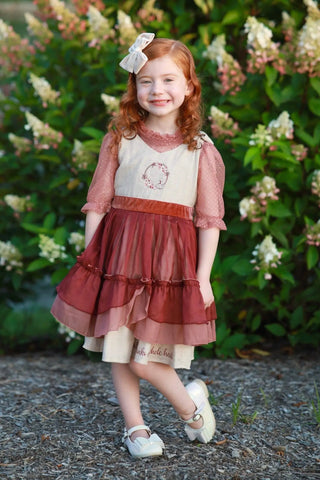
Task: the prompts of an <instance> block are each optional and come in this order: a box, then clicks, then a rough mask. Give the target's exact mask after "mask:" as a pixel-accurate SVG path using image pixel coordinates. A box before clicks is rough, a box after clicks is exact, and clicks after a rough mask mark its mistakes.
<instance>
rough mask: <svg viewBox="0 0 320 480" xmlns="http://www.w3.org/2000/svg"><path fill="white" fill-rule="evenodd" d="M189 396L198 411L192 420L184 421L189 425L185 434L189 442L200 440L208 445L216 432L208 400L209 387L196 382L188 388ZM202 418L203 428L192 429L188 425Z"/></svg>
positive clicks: (199, 381) (201, 382)
mask: <svg viewBox="0 0 320 480" xmlns="http://www.w3.org/2000/svg"><path fill="white" fill-rule="evenodd" d="M186 389H187V391H188V393H189V396H190V397H191V399H192V400H193V402H194V403H195V405H196V407H197V409H196V411H195V412H194V414H193V416H192V418H190V419H189V420H183V421H184V422H185V423H186V424H187V425H186V426H185V432H186V434H187V435H188V438H189V440H191V441H193V440H196V439H197V440H199V442H202V443H208V442H210V440H211V439H212V437H213V435H214V432H215V430H216V421H215V418H214V415H213V412H212V409H211V406H210V403H209V400H208V397H209V392H208V389H207V385H206V384H205V383H204V382H203V381H202V380H199V379H197V380H194V381H193V382H191V383H189V384H188V385H187V386H186ZM200 418H202V422H203V425H202V427H201V428H192V427H190V426H189V425H188V423H192V422H196V421H198V420H200Z"/></svg>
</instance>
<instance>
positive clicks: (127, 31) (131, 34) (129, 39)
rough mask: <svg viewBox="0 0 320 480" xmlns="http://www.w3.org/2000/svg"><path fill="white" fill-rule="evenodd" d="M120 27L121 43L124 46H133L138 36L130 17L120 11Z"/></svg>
mask: <svg viewBox="0 0 320 480" xmlns="http://www.w3.org/2000/svg"><path fill="white" fill-rule="evenodd" d="M118 26H119V32H120V41H121V43H122V44H123V45H129V46H130V45H132V44H133V43H134V42H135V40H136V38H137V35H138V32H137V30H136V29H135V27H134V25H133V23H132V20H131V18H130V16H129V15H127V14H126V13H124V12H123V11H122V10H118Z"/></svg>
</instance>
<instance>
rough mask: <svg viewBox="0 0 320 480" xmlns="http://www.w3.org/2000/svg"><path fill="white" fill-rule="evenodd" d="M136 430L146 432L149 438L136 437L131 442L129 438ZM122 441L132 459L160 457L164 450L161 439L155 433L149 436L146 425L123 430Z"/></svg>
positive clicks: (149, 432)
mask: <svg viewBox="0 0 320 480" xmlns="http://www.w3.org/2000/svg"><path fill="white" fill-rule="evenodd" d="M138 430H146V431H147V433H148V434H149V438H144V437H137V438H136V439H135V440H134V441H132V440H131V438H130V436H131V435H132V434H133V433H134V432H137V431H138ZM122 441H123V443H124V444H125V445H126V447H127V449H128V450H129V452H130V454H131V456H132V457H134V458H145V457H157V456H159V455H162V453H163V449H164V443H163V441H162V440H161V438H160V437H159V436H158V435H157V434H156V433H152V434H151V430H150V428H149V427H147V426H146V425H137V426H136V427H132V428H129V430H128V431H127V430H126V429H125V430H124V436H123V438H122Z"/></svg>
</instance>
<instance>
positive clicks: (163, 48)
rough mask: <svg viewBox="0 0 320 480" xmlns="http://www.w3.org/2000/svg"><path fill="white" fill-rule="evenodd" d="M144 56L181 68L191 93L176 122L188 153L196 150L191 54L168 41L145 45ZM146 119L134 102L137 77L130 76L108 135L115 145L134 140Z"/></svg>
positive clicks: (197, 114)
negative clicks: (163, 59) (165, 57)
mask: <svg viewBox="0 0 320 480" xmlns="http://www.w3.org/2000/svg"><path fill="white" fill-rule="evenodd" d="M143 53H144V54H145V55H146V56H147V57H148V60H154V59H156V58H159V57H162V56H164V55H169V56H170V57H171V59H172V60H173V61H174V62H175V63H176V65H177V66H178V67H179V68H181V70H182V71H183V74H184V76H185V78H186V80H187V82H188V84H190V85H192V92H191V94H189V95H188V96H186V97H185V100H184V102H183V104H182V105H181V107H180V114H179V117H178V119H177V121H176V123H177V127H178V128H179V129H180V132H181V134H182V138H183V143H185V144H187V145H188V149H189V150H195V149H196V148H197V139H196V137H197V135H199V131H200V129H201V125H202V108H201V85H200V82H199V79H198V77H197V75H196V72H195V64H194V60H193V56H192V54H191V52H190V50H189V49H188V48H187V47H186V46H185V45H184V44H183V43H181V42H179V41H177V40H171V39H168V38H156V39H155V40H153V41H152V42H151V43H150V44H149V45H147V46H146V47H145V48H144V50H143ZM147 116H148V112H147V111H145V110H144V109H143V108H141V107H140V105H139V103H138V100H137V88H136V75H135V74H134V73H130V74H129V79H128V86H127V91H126V93H124V95H123V96H122V99H121V101H120V111H119V114H118V115H116V116H115V117H114V118H113V119H112V120H111V122H110V124H109V131H110V132H112V133H113V135H114V137H115V144H116V145H118V144H119V142H120V140H121V137H122V136H124V137H125V138H134V137H135V136H136V135H137V133H138V128H139V124H140V123H141V122H143V121H144V120H145V119H146V118H147Z"/></svg>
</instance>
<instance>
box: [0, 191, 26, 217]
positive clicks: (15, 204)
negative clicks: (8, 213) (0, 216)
mask: <svg viewBox="0 0 320 480" xmlns="http://www.w3.org/2000/svg"><path fill="white" fill-rule="evenodd" d="M3 199H4V201H5V203H6V204H7V205H9V207H11V208H12V210H14V211H15V212H17V213H21V212H26V211H29V210H31V207H32V203H31V201H30V196H29V195H27V196H26V197H18V195H11V194H8V195H5V196H4V198H3Z"/></svg>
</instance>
